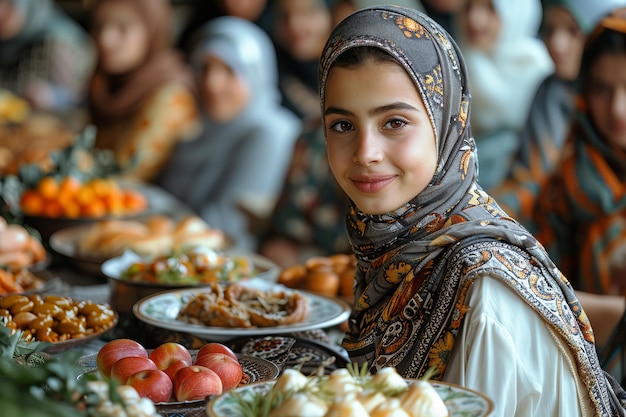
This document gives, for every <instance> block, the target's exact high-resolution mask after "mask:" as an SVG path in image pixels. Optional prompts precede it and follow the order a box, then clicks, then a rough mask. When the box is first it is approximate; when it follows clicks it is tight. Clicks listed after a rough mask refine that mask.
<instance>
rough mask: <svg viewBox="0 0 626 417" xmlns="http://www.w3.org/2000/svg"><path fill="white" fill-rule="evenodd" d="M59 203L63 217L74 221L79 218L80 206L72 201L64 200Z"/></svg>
mask: <svg viewBox="0 0 626 417" xmlns="http://www.w3.org/2000/svg"><path fill="white" fill-rule="evenodd" d="M59 203H60V204H61V208H62V210H63V216H65V217H69V218H71V219H75V218H77V217H80V214H81V208H80V205H79V204H78V203H77V202H76V201H74V200H66V201H62V200H59Z"/></svg>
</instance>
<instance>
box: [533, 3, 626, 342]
mask: <svg viewBox="0 0 626 417" xmlns="http://www.w3.org/2000/svg"><path fill="white" fill-rule="evenodd" d="M622 13H623V14H622V15H621V16H620V15H619V14H616V15H612V16H611V17H608V18H605V19H603V20H602V21H601V22H600V24H599V26H598V28H597V29H596V31H594V32H593V33H592V34H591V35H590V39H589V41H588V44H587V46H586V48H585V52H584V54H583V60H582V66H581V82H580V96H579V100H578V102H577V109H576V111H575V113H574V119H573V122H572V128H571V130H570V133H569V135H568V137H567V140H566V143H565V145H564V148H563V149H562V151H561V154H562V158H561V159H560V160H559V162H558V164H557V165H556V166H555V168H554V171H553V172H552V174H551V175H550V176H549V177H548V178H547V179H546V181H545V183H544V184H543V185H542V186H541V189H540V191H539V195H538V197H537V201H536V204H535V210H534V212H533V220H534V223H535V225H536V226H537V230H536V235H537V238H538V239H539V240H540V241H541V243H542V244H543V245H544V246H545V247H546V249H547V250H548V252H549V253H550V255H551V256H552V258H553V259H554V261H555V263H556V264H557V265H558V266H559V268H560V269H561V270H562V271H563V272H564V273H565V274H566V275H567V276H568V277H569V278H570V279H571V281H572V284H573V286H574V288H576V289H577V290H578V291H580V292H582V291H585V292H589V293H593V294H602V295H606V296H605V297H602V298H603V299H602V302H601V304H602V305H603V306H604V308H605V314H604V315H602V316H599V318H598V320H597V323H598V326H600V325H602V326H604V327H608V330H609V331H610V330H612V326H614V325H615V324H616V322H617V320H619V317H620V316H621V314H622V313H623V312H624V296H626V281H625V280H624V272H625V271H626V71H624V68H626V12H625V11H624V9H622ZM583 304H584V300H583ZM612 306H615V307H612ZM609 309H613V311H614V312H613V314H612V315H611V314H610V311H609ZM589 315H590V318H591V319H592V323H594V320H593V319H594V317H595V315H592V312H591V310H589ZM594 326H595V324H594Z"/></svg>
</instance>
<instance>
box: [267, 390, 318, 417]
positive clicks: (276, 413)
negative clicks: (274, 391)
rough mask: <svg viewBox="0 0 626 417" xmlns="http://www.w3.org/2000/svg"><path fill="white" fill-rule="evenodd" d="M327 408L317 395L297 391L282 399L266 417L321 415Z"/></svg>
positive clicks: (312, 416) (315, 416)
mask: <svg viewBox="0 0 626 417" xmlns="http://www.w3.org/2000/svg"><path fill="white" fill-rule="evenodd" d="M327 410H328V405H326V403H325V402H324V401H322V400H321V399H319V398H318V397H315V396H312V395H307V394H305V393H298V394H294V395H292V396H291V397H289V398H287V399H286V400H285V401H283V402H282V404H280V405H279V406H278V407H276V408H275V409H273V410H272V411H271V412H270V413H269V415H268V417H296V416H297V417H323V416H324V415H326V411H327Z"/></svg>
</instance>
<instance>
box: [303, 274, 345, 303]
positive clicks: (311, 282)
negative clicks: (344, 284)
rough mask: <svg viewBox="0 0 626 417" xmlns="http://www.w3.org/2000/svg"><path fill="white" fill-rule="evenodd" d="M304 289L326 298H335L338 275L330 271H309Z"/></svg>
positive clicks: (337, 290)
mask: <svg viewBox="0 0 626 417" xmlns="http://www.w3.org/2000/svg"><path fill="white" fill-rule="evenodd" d="M304 288H305V289H307V290H309V291H311V292H315V293H317V294H321V295H325V296H327V297H336V296H337V293H338V292H339V275H337V274H336V273H334V272H333V271H332V270H331V271H324V270H317V271H309V274H308V275H307V277H306V279H305V280H304Z"/></svg>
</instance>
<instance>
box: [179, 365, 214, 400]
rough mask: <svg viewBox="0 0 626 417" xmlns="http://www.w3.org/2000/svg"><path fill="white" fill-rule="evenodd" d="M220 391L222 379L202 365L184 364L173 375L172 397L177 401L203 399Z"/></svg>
mask: <svg viewBox="0 0 626 417" xmlns="http://www.w3.org/2000/svg"><path fill="white" fill-rule="evenodd" d="M221 393H222V380H221V379H220V377H219V376H218V375H217V374H216V373H215V372H213V371H212V370H210V369H209V368H205V367H204V366H198V365H191V366H186V367H184V368H181V369H179V370H178V372H176V375H174V398H176V400H177V401H194V400H203V399H205V398H206V397H208V396H209V395H219V394H221Z"/></svg>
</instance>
